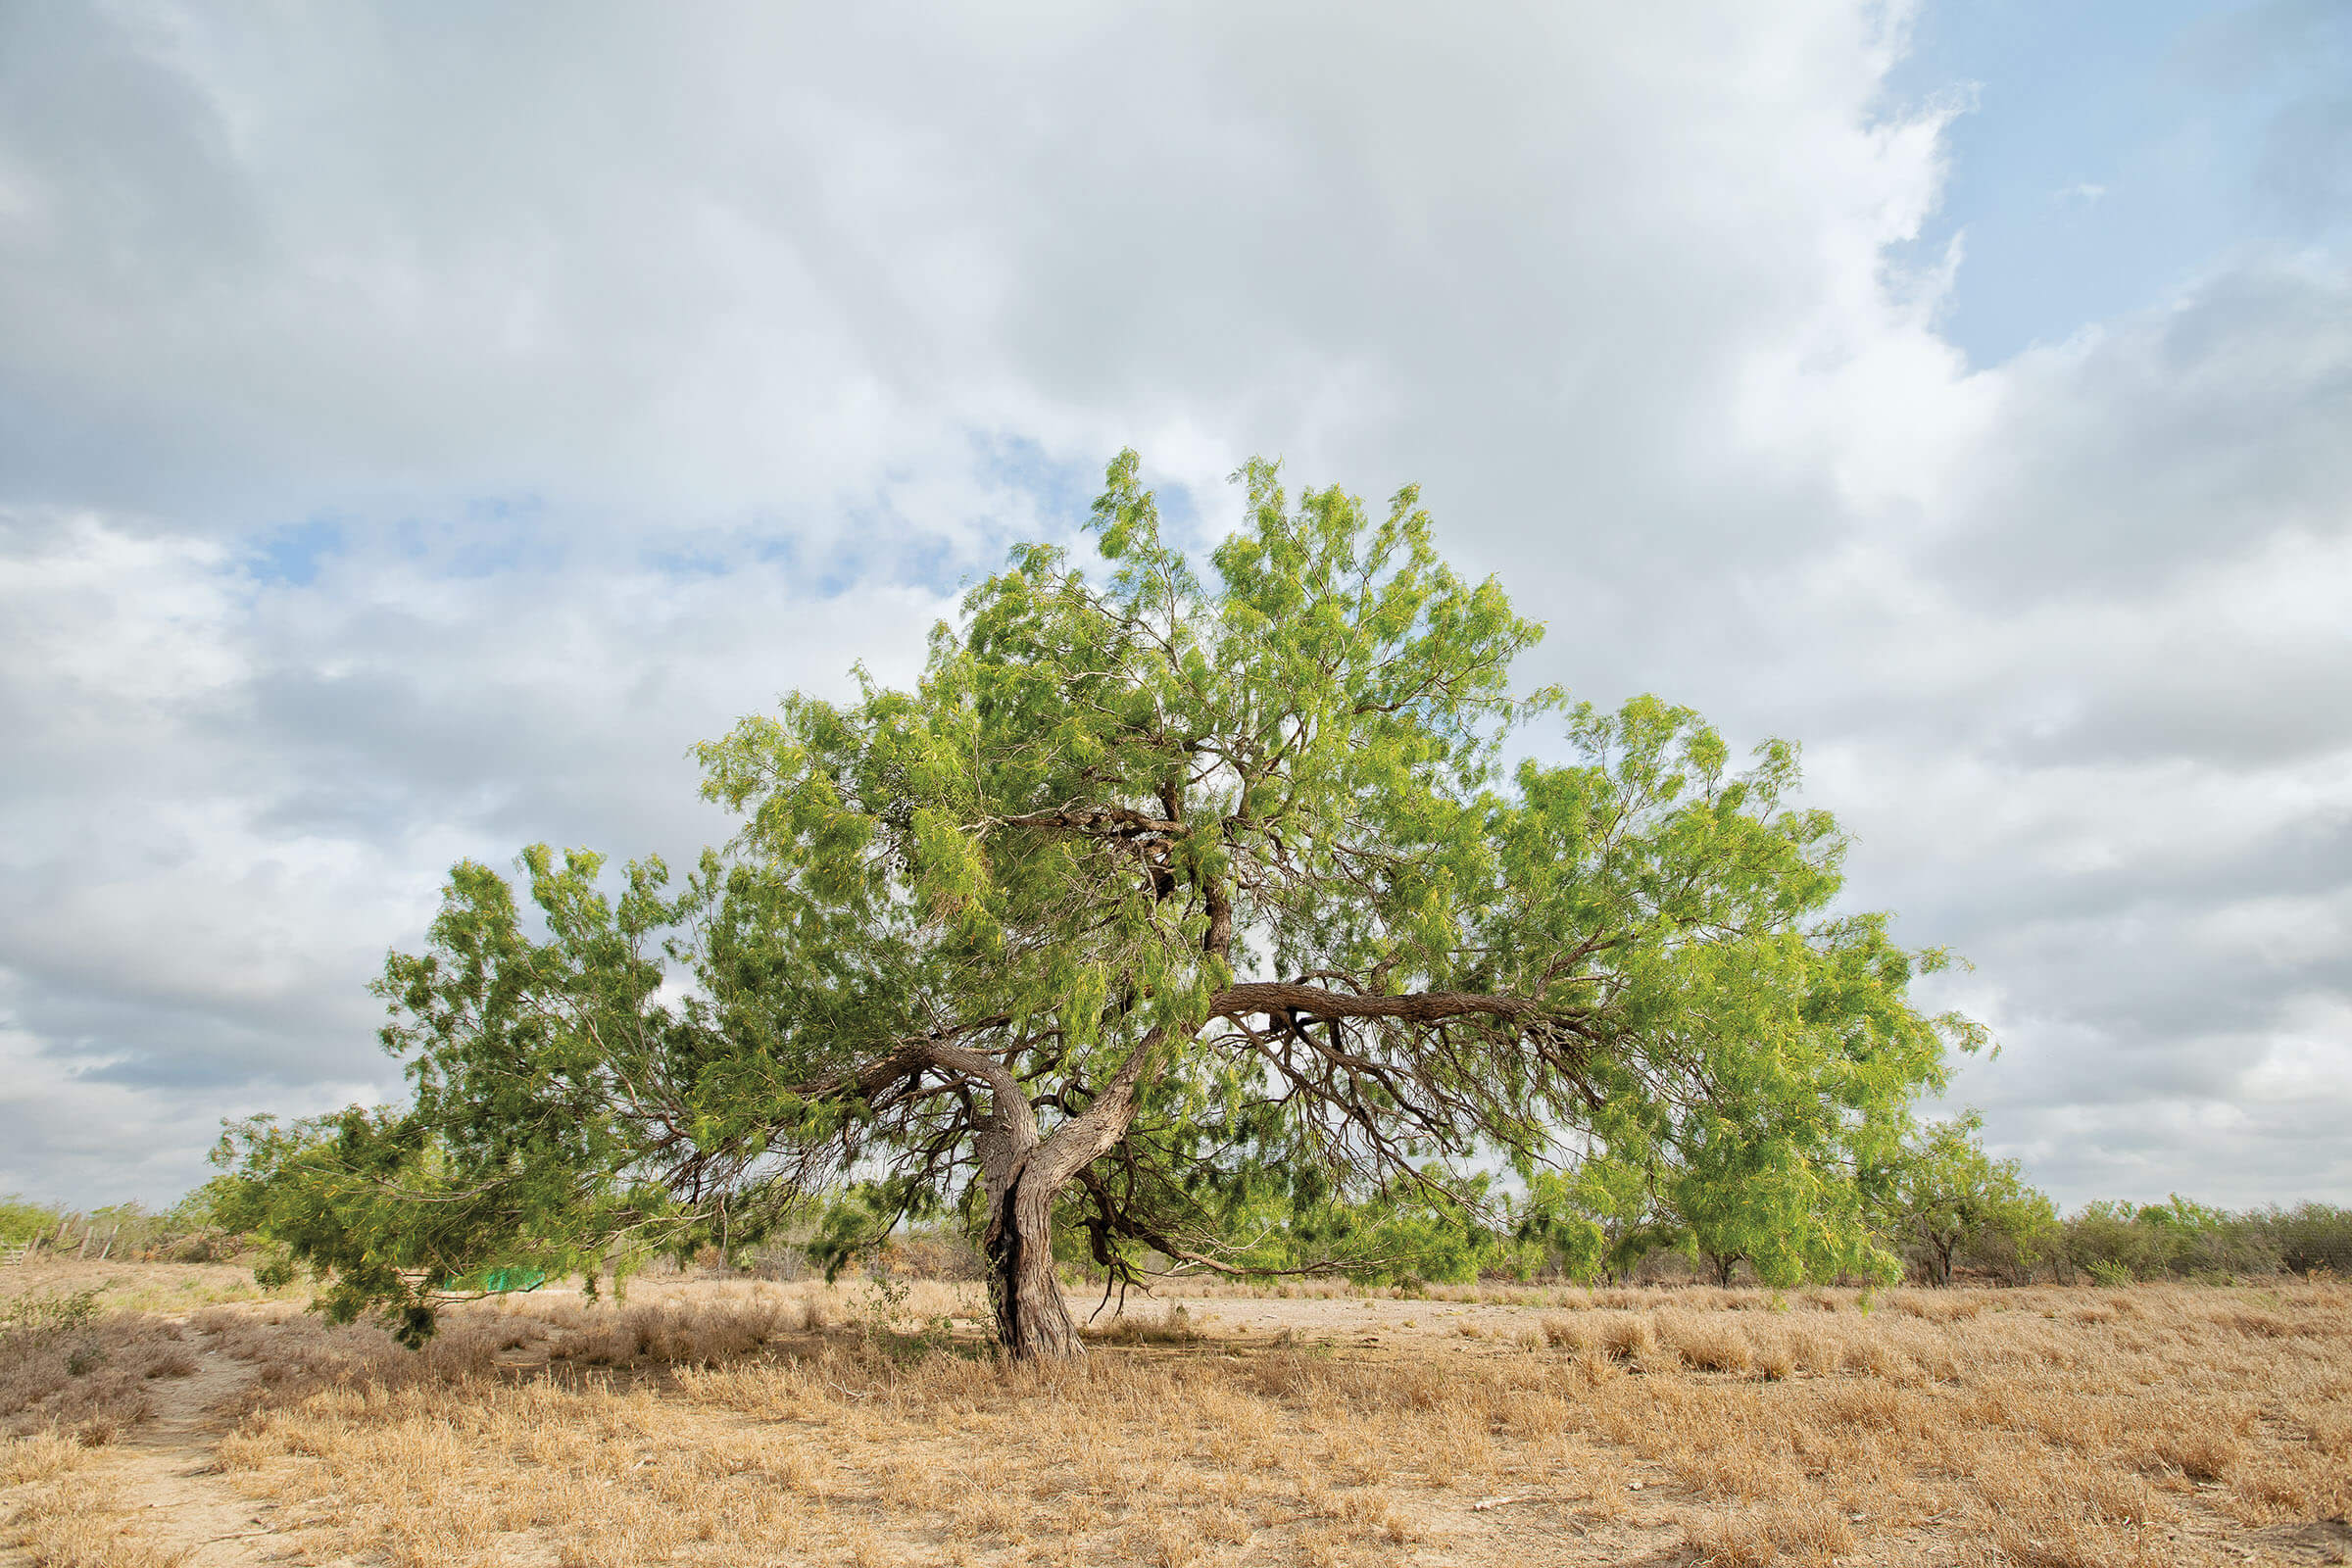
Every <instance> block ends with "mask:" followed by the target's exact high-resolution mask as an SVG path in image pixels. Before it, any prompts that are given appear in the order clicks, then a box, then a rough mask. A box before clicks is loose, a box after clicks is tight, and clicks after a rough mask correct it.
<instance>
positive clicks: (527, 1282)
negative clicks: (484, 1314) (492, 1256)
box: [441, 1268, 547, 1293]
mask: <svg viewBox="0 0 2352 1568" xmlns="http://www.w3.org/2000/svg"><path fill="white" fill-rule="evenodd" d="M546 1283H547V1270H545V1269H543V1268H490V1269H484V1270H482V1272H481V1273H479V1274H468V1275H466V1277H465V1278H464V1279H455V1280H443V1281H442V1282H441V1288H442V1289H443V1290H445V1291H490V1292H493V1293H496V1292H499V1291H535V1290H537V1289H538V1288H539V1287H540V1286H542V1285H545V1284H546Z"/></svg>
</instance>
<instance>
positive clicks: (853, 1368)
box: [0, 1283, 2352, 1568]
mask: <svg viewBox="0 0 2352 1568" xmlns="http://www.w3.org/2000/svg"><path fill="white" fill-rule="evenodd" d="M1248 1303H1249V1298H1247V1297H1245V1296H1242V1295H1240V1294H1239V1293H1223V1294H1221V1295H1220V1296H1219V1297H1218V1298H1217V1299H1216V1306H1217V1308H1218V1309H1219V1310H1218V1311H1217V1312H1215V1313H1211V1312H1209V1311H1207V1310H1205V1309H1204V1307H1203V1305H1202V1304H1201V1300H1200V1299H1195V1300H1194V1301H1193V1302H1191V1303H1190V1304H1184V1303H1168V1304H1162V1305H1156V1306H1154V1307H1153V1308H1152V1309H1149V1310H1138V1311H1136V1312H1135V1313H1133V1314H1131V1315H1130V1316H1128V1317H1126V1318H1122V1319H1116V1320H1112V1321H1111V1322H1110V1323H1109V1325H1108V1327H1107V1329H1106V1330H1105V1331H1104V1332H1103V1333H1102V1334H1100V1335H1099V1336H1098V1337H1097V1348H1096V1350H1095V1353H1094V1354H1093V1355H1091V1356H1090V1357H1089V1358H1088V1359H1087V1361H1086V1362H1085V1363H1083V1364H1082V1365H1079V1366H1076V1367H1071V1368H1065V1369H1058V1370H1050V1371H1041V1370H1035V1369H1021V1368H1008V1367H1005V1366H1001V1365H999V1364H997V1363H996V1362H994V1361H993V1360H991V1359H989V1358H987V1357H986V1356H985V1355H984V1354H983V1353H981V1350H980V1347H979V1345H978V1334H977V1325H976V1322H975V1314H976V1312H977V1310H978V1302H977V1299H976V1298H975V1297H974V1295H973V1294H972V1292H971V1290H970V1288H969V1287H945V1286H940V1287H921V1286H918V1287H914V1288H913V1289H912V1290H910V1291H909V1292H908V1294H907V1297H906V1298H905V1299H903V1300H899V1301H895V1302H893V1301H890V1300H888V1299H883V1298H880V1297H878V1296H877V1295H875V1294H873V1293H871V1292H867V1291H864V1290H862V1289H860V1288H852V1289H849V1290H832V1289H828V1288H825V1287H821V1286H814V1285H800V1286H779V1285H766V1284H724V1285H718V1284H708V1285H691V1284H674V1285H665V1286H662V1287H660V1288H658V1289H652V1290H639V1291H636V1292H633V1293H632V1296H631V1299H630V1300H629V1301H628V1302H627V1303H626V1304H610V1303H608V1304H591V1303H587V1302H584V1301H582V1300H580V1299H578V1298H576V1297H565V1296H555V1295H549V1294H546V1293H541V1294H539V1295H535V1296H529V1297H518V1298H510V1299H505V1300H502V1301H497V1302H485V1303H481V1304H479V1305H477V1306H474V1307H471V1308H468V1309H466V1310H463V1311H460V1312H458V1313H455V1314H453V1315H452V1320H451V1323H450V1326H449V1328H448V1330H447V1332H446V1333H445V1334H444V1335H443V1337H442V1338H441V1339H440V1340H439V1341H437V1342H435V1344H434V1345H433V1346H432V1347H431V1348H428V1349H427V1350H426V1351H425V1352H423V1353H422V1354H417V1355H411V1354H409V1353H407V1352H404V1351H401V1350H398V1349H397V1348H393V1347H391V1346H390V1345H389V1344H388V1342H386V1341H385V1340H384V1339H383V1338H382V1337H381V1336H380V1335H377V1334H375V1333H374V1332H372V1331H368V1330H339V1331H337V1330H328V1329H325V1328H322V1327H321V1326H319V1324H317V1323H316V1322H314V1321H312V1320H309V1319H306V1318H303V1317H300V1316H299V1315H296V1314H292V1313H290V1312H288V1311H286V1310H285V1309H283V1308H280V1307H274V1306H269V1305H264V1306H260V1307H234V1308H221V1309H217V1310H215V1311H211V1312H207V1313H202V1314H199V1315H198V1316H197V1317H196V1318H194V1319H193V1320H192V1321H191V1323H190V1325H189V1334H190V1336H191V1339H192V1340H193V1341H194V1342H196V1343H199V1344H200V1345H201V1346H202V1347H204V1348H207V1349H211V1350H219V1351H225V1352H226V1353H228V1354H230V1355H233V1356H236V1357H239V1358H242V1359H243V1360H246V1361H248V1362H250V1363H251V1364H252V1365H253V1367H254V1368H255V1369H256V1371H257V1372H258V1373H259V1377H258V1378H257V1380H256V1382H255V1384H254V1386H253V1389H252V1392H251V1394H250V1397H249V1403H248V1406H247V1407H246V1408H245V1409H244V1411H243V1413H242V1414H240V1415H238V1416H237V1417H236V1418H235V1421H234V1425H233V1428H232V1430H230V1431H229V1432H228V1433H227V1435H226V1436H224V1437H223V1438H222V1439H221V1441H220V1443H219V1446H218V1457H219V1461H220V1463H221V1466H222V1468H223V1470H224V1472H225V1475H226V1477H227V1479H228V1480H229V1481H230V1482H231V1483H232V1484H234V1485H235V1486H236V1487H238V1488H239V1489H241V1490H242V1491H243V1492H244V1493H246V1494H247V1495H251V1496H253V1497H256V1498H267V1499H272V1500H273V1501H274V1502H275V1503H276V1504H277V1505H278V1507H279V1512H278V1514H277V1515H276V1516H275V1517H276V1518H277V1519H278V1520H279V1521H281V1522H280V1524H279V1526H278V1528H279V1529H280V1530H282V1531H283V1533H284V1534H285V1535H286V1536H288V1537H290V1538H291V1539H290V1540H287V1541H284V1542H282V1543H278V1544H280V1545H282V1546H283V1547H284V1548H286V1549H287V1550H290V1551H293V1552H297V1553H300V1554H302V1555H303V1556H305V1557H307V1559H308V1560H313V1561H317V1560H322V1559H325V1558H328V1557H336V1556H352V1557H364V1558H371V1559H381V1560H383V1561H386V1562H388V1563H391V1564H394V1565H396V1568H402V1565H410V1564H415V1565H422V1564H425V1563H427V1562H429V1563H431V1564H433V1565H434V1568H453V1565H461V1568H462V1565H466V1564H474V1563H481V1564H487V1563H493V1562H505V1561H508V1560H512V1559H524V1560H535V1561H542V1562H551V1563H555V1564H558V1565H560V1568H562V1565H570V1568H591V1565H597V1564H607V1563H611V1564H620V1563H641V1562H656V1561H674V1562H679V1563H695V1564H705V1563H708V1564H734V1563H739V1562H740V1563H751V1562H769V1561H774V1560H778V1559H779V1558H791V1559H793V1560H811V1561H826V1562H849V1563H875V1564H881V1563H889V1564H897V1563H904V1562H913V1561H921V1562H950V1563H990V1564H995V1563H1013V1562H1039V1563H1094V1562H1102V1563H1114V1562H1115V1563H1128V1562H1138V1561H1140V1562H1148V1563H1161V1564H1171V1565H1173V1564H1184V1565H1209V1564H1220V1563H1233V1564H1240V1563H1261V1562H1298V1563H1310V1564H1327V1563H1341V1562H1404V1561H1407V1560H1411V1559H1414V1558H1416V1557H1418V1556H1420V1555H1423V1554H1431V1555H1436V1556H1440V1557H1444V1558H1446V1560H1453V1561H1469V1562H1482V1561H1496V1562H1499V1561H1503V1560H1509V1561H1512V1562H1528V1561H1537V1562H1542V1561H1556V1562H1593V1563H1600V1562H1618V1561H1627V1560H1655V1561H1657V1562H1659V1563H1661V1564H1663V1563H1666V1562H1673V1561H1682V1562H1686V1563H1709V1564H1725V1565H1763V1564H1771V1563H1817V1564H1826V1563H1829V1562H1831V1561H1833V1560H1836V1561H1838V1562H1849V1563H1885V1564H1889V1565H1891V1564H1897V1563H1903V1564H1909V1563H1923V1564H1928V1563H1933V1564H1950V1563H1969V1564H1979V1563H1981V1564H1987V1565H1989V1564H1994V1563H2001V1562H2008V1563H2018V1564H2033V1565H2046V1568H2127V1565H2140V1564H2151V1565H2152V1564H2160V1563H2165V1564H2169V1563H2204V1562H2213V1563H2220V1562H2235V1561H2241V1560H2245V1554H2246V1553H2249V1552H2253V1553H2257V1554H2258V1556H2259V1554H2260V1553H2261V1551H2262V1550H2263V1543H2264V1542H2265V1541H2266V1540H2273V1539H2280V1538H2278V1532H2280V1531H2287V1530H2294V1529H2302V1528H2307V1527H2310V1526H2311V1525H2312V1522H2314V1521H2322V1520H2326V1519H2327V1518H2329V1517H2331V1516H2336V1515H2341V1514H2343V1513H2344V1512H2345V1511H2346V1510H2347V1508H2348V1507H2352V1290H2348V1289H2346V1288H2345V1287H2343V1286H2340V1285H2331V1284H2327V1283H2314V1284H2296V1285H2291V1286H2284V1287H2280V1288H2278V1289H2273V1290H2264V1291H2255V1290H2238V1289H2225V1288H2205V1287H2194V1286H2179V1287H2150V1288H2144V1289H2138V1290H2133V1291H2131V1292H2126V1293H2108V1292H2100V1293H2095V1294H2094V1293H2090V1292H2080V1291H2060V1290H2045V1291H2001V1292H1994V1291H1985V1292H1966V1293H1930V1292H1894V1293H1890V1294H1889V1295H1887V1296H1886V1297H1885V1298H1883V1299H1879V1300H1877V1301H1874V1302H1870V1303H1869V1309H1868V1310H1864V1309H1863V1308H1864V1305H1865V1303H1864V1300H1863V1299H1861V1298H1860V1297H1859V1296H1858V1294H1857V1293H1853V1292H1836V1291H1823V1292H1808V1293H1805V1294H1803V1295H1801V1296H1794V1297H1789V1298H1786V1299H1781V1298H1774V1297H1772V1296H1771V1295H1770V1294H1769V1293H1763V1292H1740V1291H1716V1290H1712V1289H1705V1288H1699V1289H1684V1290H1673V1291H1654V1290H1653V1291H1627V1292H1596V1293H1590V1294H1586V1293H1577V1294H1576V1297H1575V1299H1563V1298H1562V1293H1558V1292H1551V1293H1547V1295H1546V1296H1544V1298H1541V1299H1537V1298H1534V1297H1533V1296H1532V1295H1531V1297H1530V1298H1529V1299H1528V1300H1527V1302H1526V1304H1518V1303H1516V1302H1514V1303H1509V1304H1503V1303H1495V1302H1483V1301H1482V1302H1477V1303H1471V1302H1464V1303H1462V1304H1463V1305H1464V1307H1465V1308H1466V1309H1468V1308H1470V1307H1472V1306H1473V1305H1475V1308H1476V1312H1477V1313H1478V1314H1479V1315H1474V1316H1472V1317H1470V1318H1457V1317H1440V1316H1439V1315H1437V1314H1436V1313H1435V1312H1433V1310H1432V1308H1431V1306H1430V1305H1429V1303H1427V1302H1421V1301H1415V1302H1411V1303H1407V1302H1402V1301H1397V1300H1395V1299H1386V1298H1383V1299H1373V1300H1370V1301H1366V1300H1364V1299H1349V1298H1341V1297H1337V1296H1306V1295H1301V1296H1294V1297H1290V1298H1281V1297H1275V1298H1271V1299H1266V1300H1264V1301H1263V1303H1262V1305H1261V1306H1259V1307H1254V1308H1253V1307H1252V1306H1250V1304H1248ZM1090 1304H1091V1303H1090ZM1278 1304H1279V1305H1280V1306H1282V1307H1283V1308H1284V1310H1285V1311H1290V1310H1291V1309H1292V1308H1293V1307H1296V1309H1297V1310H1296V1311H1295V1312H1293V1315H1292V1316H1291V1317H1289V1318H1285V1317H1283V1316H1282V1315H1281V1314H1280V1313H1278V1312H1276V1311H1275V1310H1274V1308H1275V1307H1276V1306H1277V1305H1278ZM887 1308H895V1309H896V1313H897V1315H896V1318H895V1320H890V1319H888V1317H887V1313H886V1311H885V1309H887ZM1310 1309H1311V1312H1319V1313H1322V1314H1324V1316H1323V1317H1321V1318H1316V1317H1313V1316H1312V1315H1311V1314H1310ZM1301 1314H1310V1315H1301ZM941 1318H947V1319H950V1320H953V1321H955V1322H956V1323H957V1324H958V1325H959V1327H958V1328H957V1338H956V1341H955V1343H954V1344H953V1345H952V1346H948V1347H946V1348H943V1343H944V1342H943V1341H942V1340H941V1339H940V1338H939V1337H938V1334H937V1330H936V1326H935V1327H934V1328H933V1330H932V1331H931V1333H930V1335H929V1336H927V1337H923V1336H918V1333H917V1331H918V1330H921V1329H922V1328H923V1326H924V1325H925V1324H926V1323H931V1324H933V1325H936V1323H937V1320H938V1319H941ZM1408 1321H1412V1322H1414V1323H1415V1325H1416V1326H1415V1327H1414V1328H1413V1329H1411V1330H1410V1331H1405V1325H1406V1323H1407V1322H1408ZM1326 1323H1329V1324H1331V1325H1333V1326H1332V1327H1331V1328H1330V1331H1329V1333H1328V1334H1325V1335H1324V1336H1323V1337H1322V1339H1321V1340H1320V1342H1319V1343H1318V1341H1317V1337H1316V1336H1317V1329H1318V1325H1322V1324H1326ZM1465 1329H1475V1332H1474V1333H1470V1332H1464V1330H1465ZM1277 1331H1279V1333H1278V1332H1277ZM1400 1331H1403V1332H1402V1335H1401V1337H1402V1338H1403V1339H1405V1340H1408V1341H1412V1343H1408V1344H1397V1343H1394V1342H1393V1341H1392V1340H1389V1339H1384V1338H1382V1336H1383V1335H1389V1336H1397V1335H1399V1333H1400ZM1357 1334H1362V1335H1363V1336H1364V1337H1363V1338H1362V1339H1360V1340H1349V1341H1348V1343H1345V1344H1343V1343H1339V1342H1340V1341H1341V1340H1342V1339H1344V1338H1346V1337H1348V1336H1354V1335H1357ZM1416 1335H1417V1336H1418V1337H1419V1338H1418V1339H1417V1340H1415V1339H1414V1336H1416ZM88 1453H89V1450H86V1449H82V1448H78V1447H77V1446H75V1445H73V1444H72V1443H71V1442H68V1441H66V1440H65V1439H63V1438H60V1437H57V1436H54V1435H52V1436H45V1437H40V1438H35V1439H31V1440H28V1441H26V1442H23V1443H19V1444H17V1445H15V1446H12V1447H10V1448H8V1449H5V1450H0V1454H5V1456H6V1459H7V1462H8V1468H7V1469H5V1470H0V1477H5V1478H7V1479H6V1481H5V1482H0V1485H13V1486H15V1488H16V1491H15V1492H14V1493H12V1494H10V1495H12V1496H17V1497H19V1498H20V1499H22V1498H25V1497H34V1496H36V1495H37V1496H43V1497H51V1498H52V1501H51V1503H50V1504H47V1505H45V1506H48V1507H49V1510H50V1514H51V1515H54V1519H55V1523H54V1525H53V1526H48V1525H44V1526H41V1527H40V1528H43V1529H53V1531H54V1532H55V1533H56V1540H57V1541H58V1542H59V1543H61V1544H59V1545H57V1546H56V1547H55V1551H56V1552H58V1553H61V1554H59V1555H54V1556H53V1557H52V1558H46V1559H41V1560H55V1561H58V1562H70V1561H84V1560H88V1561H97V1560H128V1559H127V1558H123V1557H121V1556H120V1555H119V1556H118V1558H116V1559H101V1558H91V1557H84V1558H75V1557H73V1556H71V1555H66V1554H62V1553H65V1552H67V1551H68V1548H69V1547H70V1546H71V1544H72V1540H79V1539H82V1538H84V1537H86V1538H88V1539H89V1540H98V1539H99V1538H100V1537H102V1536H103V1535H104V1528H105V1527H106V1523H107V1520H106V1517H105V1516H104V1509H103V1506H102V1505H100V1504H91V1505H90V1506H89V1507H83V1508H80V1510H79V1512H78V1513H73V1511H72V1510H70V1509H66V1510H65V1511H60V1510H61V1509H64V1504H65V1502H66V1500H67V1499H68V1497H69V1494H68V1493H66V1492H65V1491H64V1490H62V1489H61V1478H62V1477H65V1476H67V1474H68V1472H69V1471H70V1470H71V1469H72V1467H73V1466H74V1465H75V1464H77V1463H87V1462H91V1461H89V1460H88V1458H87V1455H88ZM43 1489H52V1490H51V1491H44V1490H43ZM18 1506H19V1508H20V1510H23V1509H25V1508H26V1507H27V1506H30V1505H29V1504H27V1503H25V1502H24V1501H22V1500H20V1502H19V1503H18ZM34 1511H35V1512H36V1513H37V1512H39V1510H38V1509H37V1508H36V1509H35V1510H34ZM43 1517H48V1515H43ZM76 1520H77V1521H78V1522H76ZM36 1522H37V1521H36ZM17 1528H18V1529H19V1530H20V1532H21V1533H23V1534H24V1536H25V1540H26V1541H27V1542H30V1541H31V1540H32V1539H33V1538H32V1526H31V1525H29V1524H27V1523H25V1521H23V1520H20V1522H19V1524H18V1526H17ZM76 1530H78V1531H80V1532H81V1536H80V1537H75V1536H73V1532H74V1531H76ZM2266 1533H2268V1534H2266ZM70 1538H71V1539H70ZM42 1539H44V1540H47V1539H49V1538H48V1537H43V1538H42ZM106 1539H107V1540H114V1538H111V1537H109V1538H106ZM115 1545H116V1547H119V1548H121V1551H123V1552H135V1551H144V1550H148V1549H150V1548H149V1547H147V1546H145V1545H142V1544H139V1543H137V1542H130V1541H116V1542H115ZM43 1549H50V1548H46V1547H45V1548H43ZM73 1549H80V1548H77V1547H76V1548H73ZM110 1549H113V1548H110ZM159 1549H160V1548H159ZM159 1560H160V1559H159Z"/></svg>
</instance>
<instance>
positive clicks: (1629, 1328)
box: [1596, 1313, 1658, 1362]
mask: <svg viewBox="0 0 2352 1568" xmlns="http://www.w3.org/2000/svg"><path fill="white" fill-rule="evenodd" d="M1596 1328H1597V1332H1598V1334H1599V1339H1600V1346H1601V1348H1602V1349H1604V1350H1606V1351H1607V1352H1608V1353H1609V1354H1610V1355H1612V1356H1614V1357H1616V1358H1617V1359H1618V1360H1620V1361H1637V1362H1640V1361H1648V1360H1650V1359H1652V1358H1653V1357H1655V1356H1656V1354H1657V1352H1658V1335H1657V1330H1656V1329H1654V1328H1652V1327H1651V1326H1650V1321H1649V1319H1648V1317H1647V1316H1646V1315H1639V1314H1633V1313H1610V1314H1608V1315H1606V1316H1604V1317H1602V1318H1601V1320H1600V1322H1599V1323H1598V1324H1597V1325H1596Z"/></svg>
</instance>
